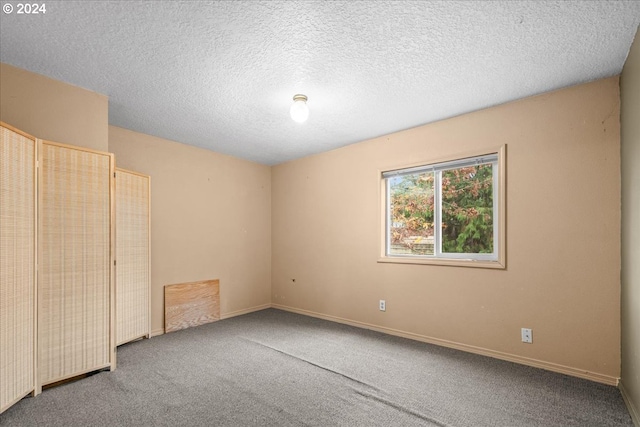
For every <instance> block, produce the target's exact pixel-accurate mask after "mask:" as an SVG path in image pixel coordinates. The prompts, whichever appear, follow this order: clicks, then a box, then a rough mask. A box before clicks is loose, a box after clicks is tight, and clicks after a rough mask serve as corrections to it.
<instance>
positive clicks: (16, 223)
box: [0, 124, 36, 413]
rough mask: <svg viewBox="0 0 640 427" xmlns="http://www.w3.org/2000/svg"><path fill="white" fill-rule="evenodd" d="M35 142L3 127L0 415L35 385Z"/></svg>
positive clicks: (0, 135)
mask: <svg viewBox="0 0 640 427" xmlns="http://www.w3.org/2000/svg"><path fill="white" fill-rule="evenodd" d="M35 161H36V141H35V138H33V137H29V136H27V135H24V134H21V133H20V132H18V131H16V130H14V129H12V128H9V127H8V126H5V125H4V124H2V127H0V413H1V412H4V411H5V410H6V409H7V408H9V407H10V406H11V405H12V404H14V403H15V402H16V401H18V400H19V399H21V398H22V397H24V396H25V395H27V394H28V393H30V392H32V391H33V390H34V387H35V378H34V361H35V335H34V334H35V278H36V276H35V265H36V222H35V221H36V220H35V218H36V198H35V197H36V179H35V171H36V167H35Z"/></svg>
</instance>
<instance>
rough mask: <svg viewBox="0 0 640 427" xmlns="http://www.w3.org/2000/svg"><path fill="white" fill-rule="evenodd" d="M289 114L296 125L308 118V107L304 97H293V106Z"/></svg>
mask: <svg viewBox="0 0 640 427" xmlns="http://www.w3.org/2000/svg"><path fill="white" fill-rule="evenodd" d="M289 114H291V118H292V119H293V120H294V121H296V122H298V123H304V122H305V121H306V120H307V119H308V118H309V107H307V97H306V96H305V95H295V96H294V97H293V105H292V106H291V109H290V110H289Z"/></svg>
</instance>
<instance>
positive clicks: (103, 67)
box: [0, 0, 640, 164]
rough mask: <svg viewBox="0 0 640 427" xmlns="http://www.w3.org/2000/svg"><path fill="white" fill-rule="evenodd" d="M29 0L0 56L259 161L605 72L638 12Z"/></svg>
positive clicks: (129, 113)
mask: <svg viewBox="0 0 640 427" xmlns="http://www.w3.org/2000/svg"><path fill="white" fill-rule="evenodd" d="M6 3H11V4H13V5H14V6H15V5H16V4H17V3H18V2H17V1H8V2H6V1H2V4H3V5H4V4H6ZM40 3H46V13H45V14H44V15H42V14H41V15H38V16H35V15H32V16H26V15H17V14H16V11H15V9H14V12H13V13H11V14H6V13H2V14H1V17H0V61H2V62H5V63H8V64H11V65H14V66H17V67H20V68H24V69H27V70H30V71H34V72H37V73H40V74H44V75H46V76H49V77H52V78H55V79H57V80H62V81H64V82H68V83H71V84H74V85H77V86H81V87H84V88H87V89H90V90H93V91H96V92H99V93H103V94H106V95H108V96H109V122H110V124H113V125H116V126H121V127H124V128H127V129H132V130H135V131H139V132H143V133H147V134H151V135H156V136H160V137H163V138H167V139H171V140H175V141H179V142H183V143H186V144H192V145H196V146H199V147H204V148H208V149H211V150H214V151H217V152H220V153H225V154H230V155H233V156H237V157H242V158H245V159H249V160H252V161H256V162H260V163H264V164H277V163H280V162H283V161H287V160H291V159H295V158H299V157H303V156H306V155H309V154H313V153H318V152H321V151H326V150H330V149H333V148H337V147H340V146H344V145H347V144H351V143H354V142H358V141H362V140H365V139H368V138H372V137H376V136H380V135H384V134H387V133H391V132H395V131H398V130H401V129H406V128H410V127H414V126H418V125H421V124H425V123H429V122H433V121H436V120H440V119H443V118H447V117H452V116H455V115H459V114H463V113H466V112H469V111H473V110H477V109H480V108H485V107H488V106H492V105H496V104H500V103H504V102H508V101H511V100H514V99H518V98H522V97H525V96H529V95H533V94H537V93H542V92H546V91H550V90H554V89H558V88H561V87H565V86H569V85H573V84H577V83H582V82H586V81H590V80H595V79H598V78H603V77H609V76H612V75H616V74H618V73H620V71H621V70H622V66H623V65H624V61H625V59H626V57H627V54H628V51H629V48H630V46H631V42H632V40H633V37H634V35H635V32H636V29H637V28H638V23H639V22H640V2H639V1H382V0H375V1H374V0H372V1H332V2H328V1H217V2H200V1H198V2H194V1H189V2H186V1H185V2H182V1H64V2H60V1H46V2H44V1H41V2H40ZM296 93H303V94H306V95H307V96H308V97H309V102H308V105H309V109H310V110H311V113H310V117H309V120H308V121H307V122H306V123H304V124H298V123H296V122H294V121H293V120H291V118H290V117H289V114H288V110H289V106H290V105H291V102H292V97H293V95H294V94H296Z"/></svg>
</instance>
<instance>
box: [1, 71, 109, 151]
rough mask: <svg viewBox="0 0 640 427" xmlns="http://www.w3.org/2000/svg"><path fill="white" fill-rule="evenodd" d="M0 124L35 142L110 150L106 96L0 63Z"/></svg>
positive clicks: (107, 101) (107, 100)
mask: <svg viewBox="0 0 640 427" xmlns="http://www.w3.org/2000/svg"><path fill="white" fill-rule="evenodd" d="M0 120H1V121H3V122H5V123H8V124H10V125H11V126H13V127H16V128H18V129H20V130H23V131H25V132H27V133H29V134H31V135H33V136H35V137H37V138H41V139H47V140H49V141H54V142H61V143H64V144H71V145H77V146H80V147H86V148H91V149H94V150H98V151H108V147H109V139H108V134H109V122H108V120H109V99H108V98H107V97H106V96H105V95H101V94H99V93H95V92H91V91H89V90H86V89H82V88H80V87H77V86H72V85H69V84H66V83H63V82H60V81H57V80H53V79H50V78H49V77H45V76H42V75H40V74H35V73H32V72H29V71H26V70H22V69H20V68H16V67H13V66H11V65H7V64H4V63H0Z"/></svg>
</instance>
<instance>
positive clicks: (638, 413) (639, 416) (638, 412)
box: [618, 379, 640, 427]
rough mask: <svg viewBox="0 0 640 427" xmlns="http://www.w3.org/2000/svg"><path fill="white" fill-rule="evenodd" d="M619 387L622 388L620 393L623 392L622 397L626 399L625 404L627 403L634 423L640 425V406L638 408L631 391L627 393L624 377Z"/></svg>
mask: <svg viewBox="0 0 640 427" xmlns="http://www.w3.org/2000/svg"><path fill="white" fill-rule="evenodd" d="M618 388H619V389H620V394H622V399H623V400H624V403H625V405H627V409H628V410H629V414H630V415H631V420H632V421H633V425H635V426H636V427H640V408H637V407H636V405H634V403H633V401H632V400H631V397H629V393H627V390H626V389H625V388H624V382H623V380H622V379H620V383H619V384H618Z"/></svg>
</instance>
